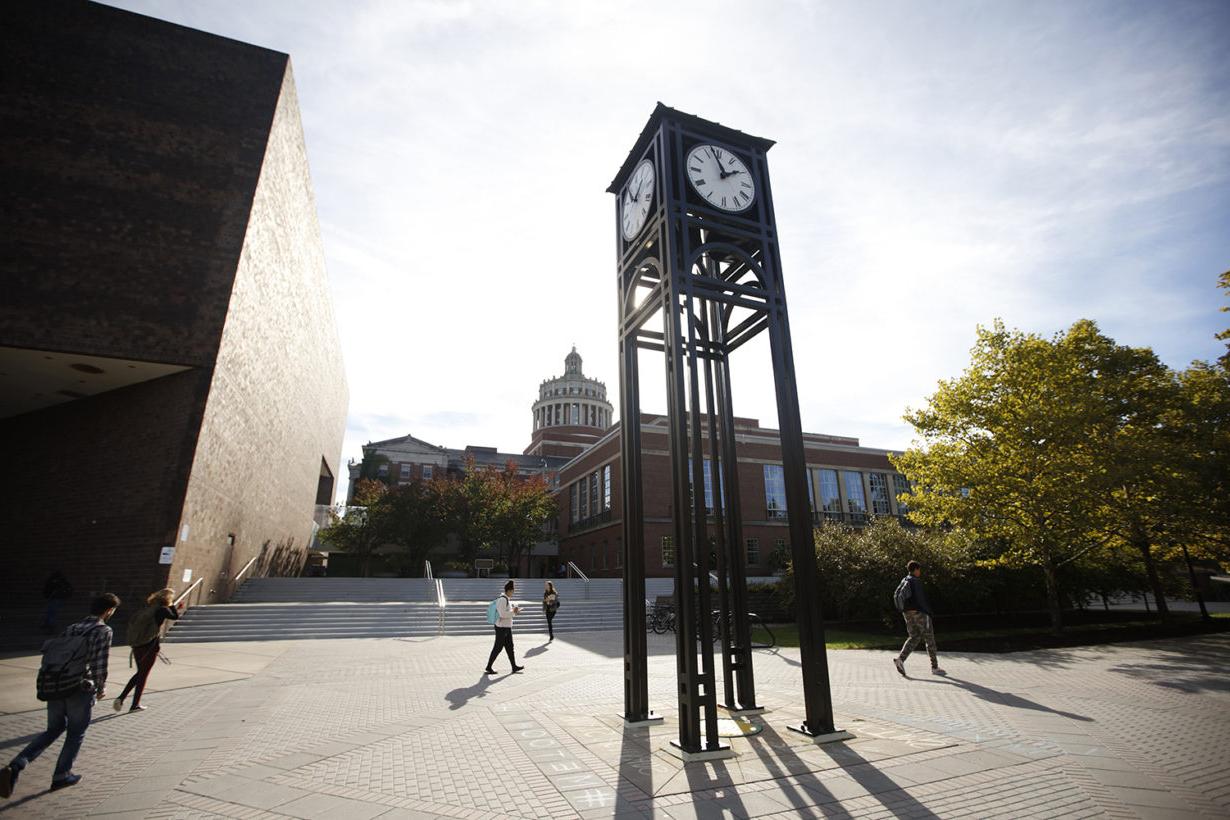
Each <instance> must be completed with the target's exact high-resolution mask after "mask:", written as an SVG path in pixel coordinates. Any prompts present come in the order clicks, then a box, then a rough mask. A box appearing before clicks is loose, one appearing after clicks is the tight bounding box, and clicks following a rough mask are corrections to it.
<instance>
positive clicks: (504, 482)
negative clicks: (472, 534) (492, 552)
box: [491, 464, 555, 571]
mask: <svg viewBox="0 0 1230 820" xmlns="http://www.w3.org/2000/svg"><path fill="white" fill-rule="evenodd" d="M494 478H495V481H494V493H493V498H492V501H493V510H492V521H491V528H492V536H493V537H494V539H495V540H496V542H497V543H499V544H500V546H501V547H502V548H503V550H502V551H503V553H504V555H503V557H504V559H505V561H506V562H507V564H508V567H509V570H510V571H513V570H514V568H515V567H517V566H520V563H521V555H522V553H524V552H525V550H526V548H528V547H530V546H532V545H533V544H534V542H535V541H538V540H540V539H541V538H542V525H543V524H545V523H546V522H547V521H548V520H549V519H550V518H551V516H552V515H554V514H555V502H554V500H553V499H552V498H551V491H550V488H549V487H548V486H547V482H546V481H545V480H544V479H543V478H542V476H530V477H522V476H519V475H517V470H516V468H515V467H514V466H513V465H512V464H509V465H508V466H507V467H505V469H504V471H503V472H501V473H499V474H498V475H497V476H495V477H494Z"/></svg>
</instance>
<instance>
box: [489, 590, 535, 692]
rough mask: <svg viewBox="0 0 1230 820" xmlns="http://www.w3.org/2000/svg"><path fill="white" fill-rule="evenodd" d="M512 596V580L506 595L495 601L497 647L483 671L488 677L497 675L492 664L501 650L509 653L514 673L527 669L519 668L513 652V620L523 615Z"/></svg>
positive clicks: (492, 651) (492, 648)
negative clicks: (514, 603)
mask: <svg viewBox="0 0 1230 820" xmlns="http://www.w3.org/2000/svg"><path fill="white" fill-rule="evenodd" d="M512 594H513V582H512V579H511V578H510V579H509V580H508V583H506V584H504V594H503V595H501V596H500V597H499V598H496V599H495V613H496V621H495V646H493V647H491V657H489V658H487V668H486V669H485V670H483V671H484V672H486V673H487V674H488V675H494V674H495V670H494V669H492V668H491V664H493V663H495V659H496V657H497V656H498V655H499V654H500V650H501V649H503V650H504V651H505V652H507V653H508V662H509V663H510V664H512V671H513V672H514V673H515V672H520V671H521V670H522V669H524V668H525V667H524V666H517V656H516V654H514V651H513V634H512V625H513V618H515V617H516V616H517V615H520V614H521V607H519V606H514V605H513V602H512Z"/></svg>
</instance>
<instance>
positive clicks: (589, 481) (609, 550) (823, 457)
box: [556, 414, 906, 577]
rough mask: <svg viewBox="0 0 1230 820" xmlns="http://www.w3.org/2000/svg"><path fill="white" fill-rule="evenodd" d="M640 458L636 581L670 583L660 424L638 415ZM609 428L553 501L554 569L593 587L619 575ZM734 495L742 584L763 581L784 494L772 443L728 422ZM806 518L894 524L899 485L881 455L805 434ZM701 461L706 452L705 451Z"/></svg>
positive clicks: (567, 473)
mask: <svg viewBox="0 0 1230 820" xmlns="http://www.w3.org/2000/svg"><path fill="white" fill-rule="evenodd" d="M640 421H641V448H642V470H643V485H642V493H643V497H644V505H645V506H644V510H645V513H644V514H645V573H646V575H648V576H650V577H654V576H659V577H665V576H671V575H673V574H674V566H675V545H674V524H673V520H674V518H673V509H672V504H673V499H672V492H671V467H670V443H669V439H668V427H667V419H666V417H665V416H655V415H651V414H642V416H641V420H640ZM620 423H621V422H617V423H616V424H615V426H614V427H612V428H611V429H610V430H608V431H607V433H606V434H605V435H604V436H603V437H602V438H601V439H600V440H599V441H598V442H597V444H595V445H594V446H593V447H591V448H590V449H588V450H586V451H585V452H584V453H582V454H581V455H579V456H577V457H576V458H574V459H572V460H571V461H569V462H568V463H567V464H565V465H564V466H563V467H561V468H560V471H559V488H558V490H557V491H556V499H557V509H558V514H557V525H556V529H557V532H558V539H559V554H560V560H562V561H572V562H574V563H575V564H576V565H577V566H578V567H580V569H581V570H582V571H583V572H585V573H586V574H587V575H590V576H592V577H613V576H620V575H622V574H623V557H622V556H623V552H622V551H623V539H624V524H623V486H622V481H623V474H622V471H621V469H620V433H619V426H620ZM735 440H736V451H737V453H738V459H739V461H738V468H739V487H738V490H739V492H738V495H739V501H740V510H741V512H742V519H743V543H741V544H740V545H739V550H740V554H741V555H742V559H743V561H744V563H745V565H746V567H747V574H748V575H749V576H761V575H769V574H771V573H772V572H774V571H775V570H777V569H779V568H780V567H781V566H782V561H783V559H784V558H785V556H786V554H787V553H788V552H789V538H790V534H789V528H788V526H787V521H786V492H785V484H784V479H783V475H782V457H781V443H780V436H779V433H778V431H777V430H772V429H769V428H765V427H761V426H760V423H759V422H758V421H757V420H756V419H748V418H736V419H735ZM803 446H804V451H805V453H806V456H807V477H808V491H809V493H810V496H811V516H812V521H813V522H814V523H815V524H816V526H821V525H823V524H825V523H835V524H845V525H849V526H854V527H860V526H863V525H865V524H866V523H867V522H868V520H869V519H870V518H871V517H872V516H877V517H885V516H897V517H900V516H903V515H904V514H905V508H904V506H903V505H902V504H901V503H900V502H899V501H898V500H897V496H898V495H899V494H900V493H902V492H905V489H906V485H905V478H904V476H901V475H900V474H898V473H897V472H896V471H895V470H894V468H893V466H892V464H890V463H889V460H888V456H889V452H890V451H888V450H880V449H875V448H872V447H863V446H861V445H860V443H859V441H858V439H856V438H848V437H844V436H830V435H823V434H819V433H804V434H803ZM706 452H707V450H706ZM703 469H704V475H705V486H704V493H705V506H706V508H708V509H709V510H712V509H713V484H712V480H711V477H710V475H711V473H710V462H709V459H708V458H706V459H705V463H704V468H703Z"/></svg>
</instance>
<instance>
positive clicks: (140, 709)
mask: <svg viewBox="0 0 1230 820" xmlns="http://www.w3.org/2000/svg"><path fill="white" fill-rule="evenodd" d="M148 708H149V707H147V706H138V705H137V704H135V703H134V704H133V705H132V706H129V707H128V711H130V712H144V711H145V710H146V709H148Z"/></svg>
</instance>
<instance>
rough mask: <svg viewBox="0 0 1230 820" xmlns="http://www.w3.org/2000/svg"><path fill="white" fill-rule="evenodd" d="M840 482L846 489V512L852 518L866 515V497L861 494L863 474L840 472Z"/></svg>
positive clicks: (852, 471) (847, 471)
mask: <svg viewBox="0 0 1230 820" xmlns="http://www.w3.org/2000/svg"><path fill="white" fill-rule="evenodd" d="M841 480H842V483H843V484H845V487H846V512H848V513H850V514H851V515H853V516H864V515H866V514H867V496H866V495H864V493H863V474H862V473H860V472H856V471H854V470H842V471H841Z"/></svg>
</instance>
